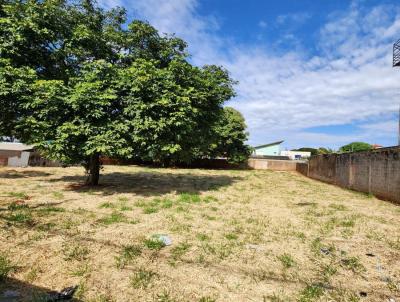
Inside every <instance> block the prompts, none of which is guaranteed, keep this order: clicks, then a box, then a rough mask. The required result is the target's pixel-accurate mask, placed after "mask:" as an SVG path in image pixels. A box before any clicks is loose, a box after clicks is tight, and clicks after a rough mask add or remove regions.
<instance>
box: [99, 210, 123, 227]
mask: <svg viewBox="0 0 400 302" xmlns="http://www.w3.org/2000/svg"><path fill="white" fill-rule="evenodd" d="M127 221H128V219H127V218H126V216H125V215H123V214H122V213H119V212H112V213H111V214H110V215H108V216H105V217H103V218H101V219H99V220H98V222H100V223H102V224H105V225H110V224H113V223H121V222H127Z"/></svg>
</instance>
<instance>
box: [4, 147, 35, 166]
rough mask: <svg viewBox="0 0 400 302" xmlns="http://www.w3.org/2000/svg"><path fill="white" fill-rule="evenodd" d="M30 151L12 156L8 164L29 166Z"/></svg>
mask: <svg viewBox="0 0 400 302" xmlns="http://www.w3.org/2000/svg"><path fill="white" fill-rule="evenodd" d="M29 154H30V152H25V151H22V152H21V157H18V156H12V157H9V158H8V166H10V167H27V166H28V162H29Z"/></svg>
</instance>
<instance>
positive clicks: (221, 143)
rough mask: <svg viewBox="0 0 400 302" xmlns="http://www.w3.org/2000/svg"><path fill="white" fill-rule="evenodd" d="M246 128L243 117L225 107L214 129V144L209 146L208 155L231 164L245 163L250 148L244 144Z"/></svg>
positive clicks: (246, 135) (234, 110)
mask: <svg viewBox="0 0 400 302" xmlns="http://www.w3.org/2000/svg"><path fill="white" fill-rule="evenodd" d="M246 128H247V126H246V123H245V120H244V117H243V115H242V114H241V113H240V112H239V111H237V110H236V109H234V108H231V107H225V108H224V109H223V114H222V118H220V119H219V120H218V122H217V124H216V125H215V127H214V131H213V132H214V134H213V137H214V139H215V143H213V144H212V145H211V146H210V154H211V155H212V156H213V157H215V156H221V157H225V158H228V160H229V161H230V162H233V163H240V162H243V161H245V160H246V159H247V158H248V157H249V156H250V154H251V148H250V146H248V145H246V144H245V141H246V140H247V137H248V133H247V132H246Z"/></svg>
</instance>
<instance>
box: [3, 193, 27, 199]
mask: <svg viewBox="0 0 400 302" xmlns="http://www.w3.org/2000/svg"><path fill="white" fill-rule="evenodd" d="M7 195H8V196H10V197H14V198H18V199H28V198H29V196H28V195H27V194H26V193H25V192H8V193H7Z"/></svg>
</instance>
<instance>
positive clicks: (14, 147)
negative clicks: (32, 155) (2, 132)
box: [0, 142, 33, 151]
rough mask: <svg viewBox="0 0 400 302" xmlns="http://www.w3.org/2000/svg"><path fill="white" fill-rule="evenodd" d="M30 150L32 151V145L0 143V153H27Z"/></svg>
mask: <svg viewBox="0 0 400 302" xmlns="http://www.w3.org/2000/svg"><path fill="white" fill-rule="evenodd" d="M32 149H33V146H32V145H25V144H22V143H8V142H2V143H0V150H2V151H28V150H32Z"/></svg>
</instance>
